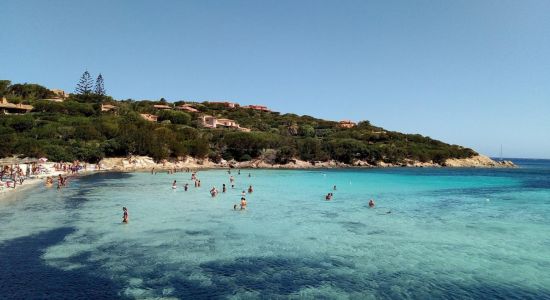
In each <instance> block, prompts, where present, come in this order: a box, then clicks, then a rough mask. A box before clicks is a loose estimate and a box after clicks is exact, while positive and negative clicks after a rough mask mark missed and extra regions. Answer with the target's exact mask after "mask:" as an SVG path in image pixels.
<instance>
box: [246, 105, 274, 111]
mask: <svg viewBox="0 0 550 300" xmlns="http://www.w3.org/2000/svg"><path fill="white" fill-rule="evenodd" d="M243 107H244V108H248V109H253V110H259V111H265V112H270V111H271V109H269V108H267V106H264V105H247V106H243Z"/></svg>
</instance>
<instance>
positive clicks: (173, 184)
mask: <svg viewBox="0 0 550 300" xmlns="http://www.w3.org/2000/svg"><path fill="white" fill-rule="evenodd" d="M177 187H178V186H177V185H176V181H175V180H174V182H173V183H172V188H173V189H175V188H177Z"/></svg>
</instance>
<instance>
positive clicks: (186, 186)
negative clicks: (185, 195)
mask: <svg viewBox="0 0 550 300" xmlns="http://www.w3.org/2000/svg"><path fill="white" fill-rule="evenodd" d="M188 188H189V183H186V184H185V185H184V186H183V190H184V191H186V192H187V189H188Z"/></svg>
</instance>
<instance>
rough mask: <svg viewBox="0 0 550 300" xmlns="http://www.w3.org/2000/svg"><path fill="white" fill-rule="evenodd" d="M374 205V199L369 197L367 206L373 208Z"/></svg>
mask: <svg viewBox="0 0 550 300" xmlns="http://www.w3.org/2000/svg"><path fill="white" fill-rule="evenodd" d="M374 205H375V204H374V200H372V199H370V200H369V207H370V208H373V207H374Z"/></svg>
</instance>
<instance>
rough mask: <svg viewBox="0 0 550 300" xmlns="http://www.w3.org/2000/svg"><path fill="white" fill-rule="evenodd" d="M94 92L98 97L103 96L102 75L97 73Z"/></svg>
mask: <svg viewBox="0 0 550 300" xmlns="http://www.w3.org/2000/svg"><path fill="white" fill-rule="evenodd" d="M94 92H95V93H96V94H97V95H99V96H105V86H104V85H103V75H101V73H99V75H98V76H97V78H96V80H95V88H94Z"/></svg>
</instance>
